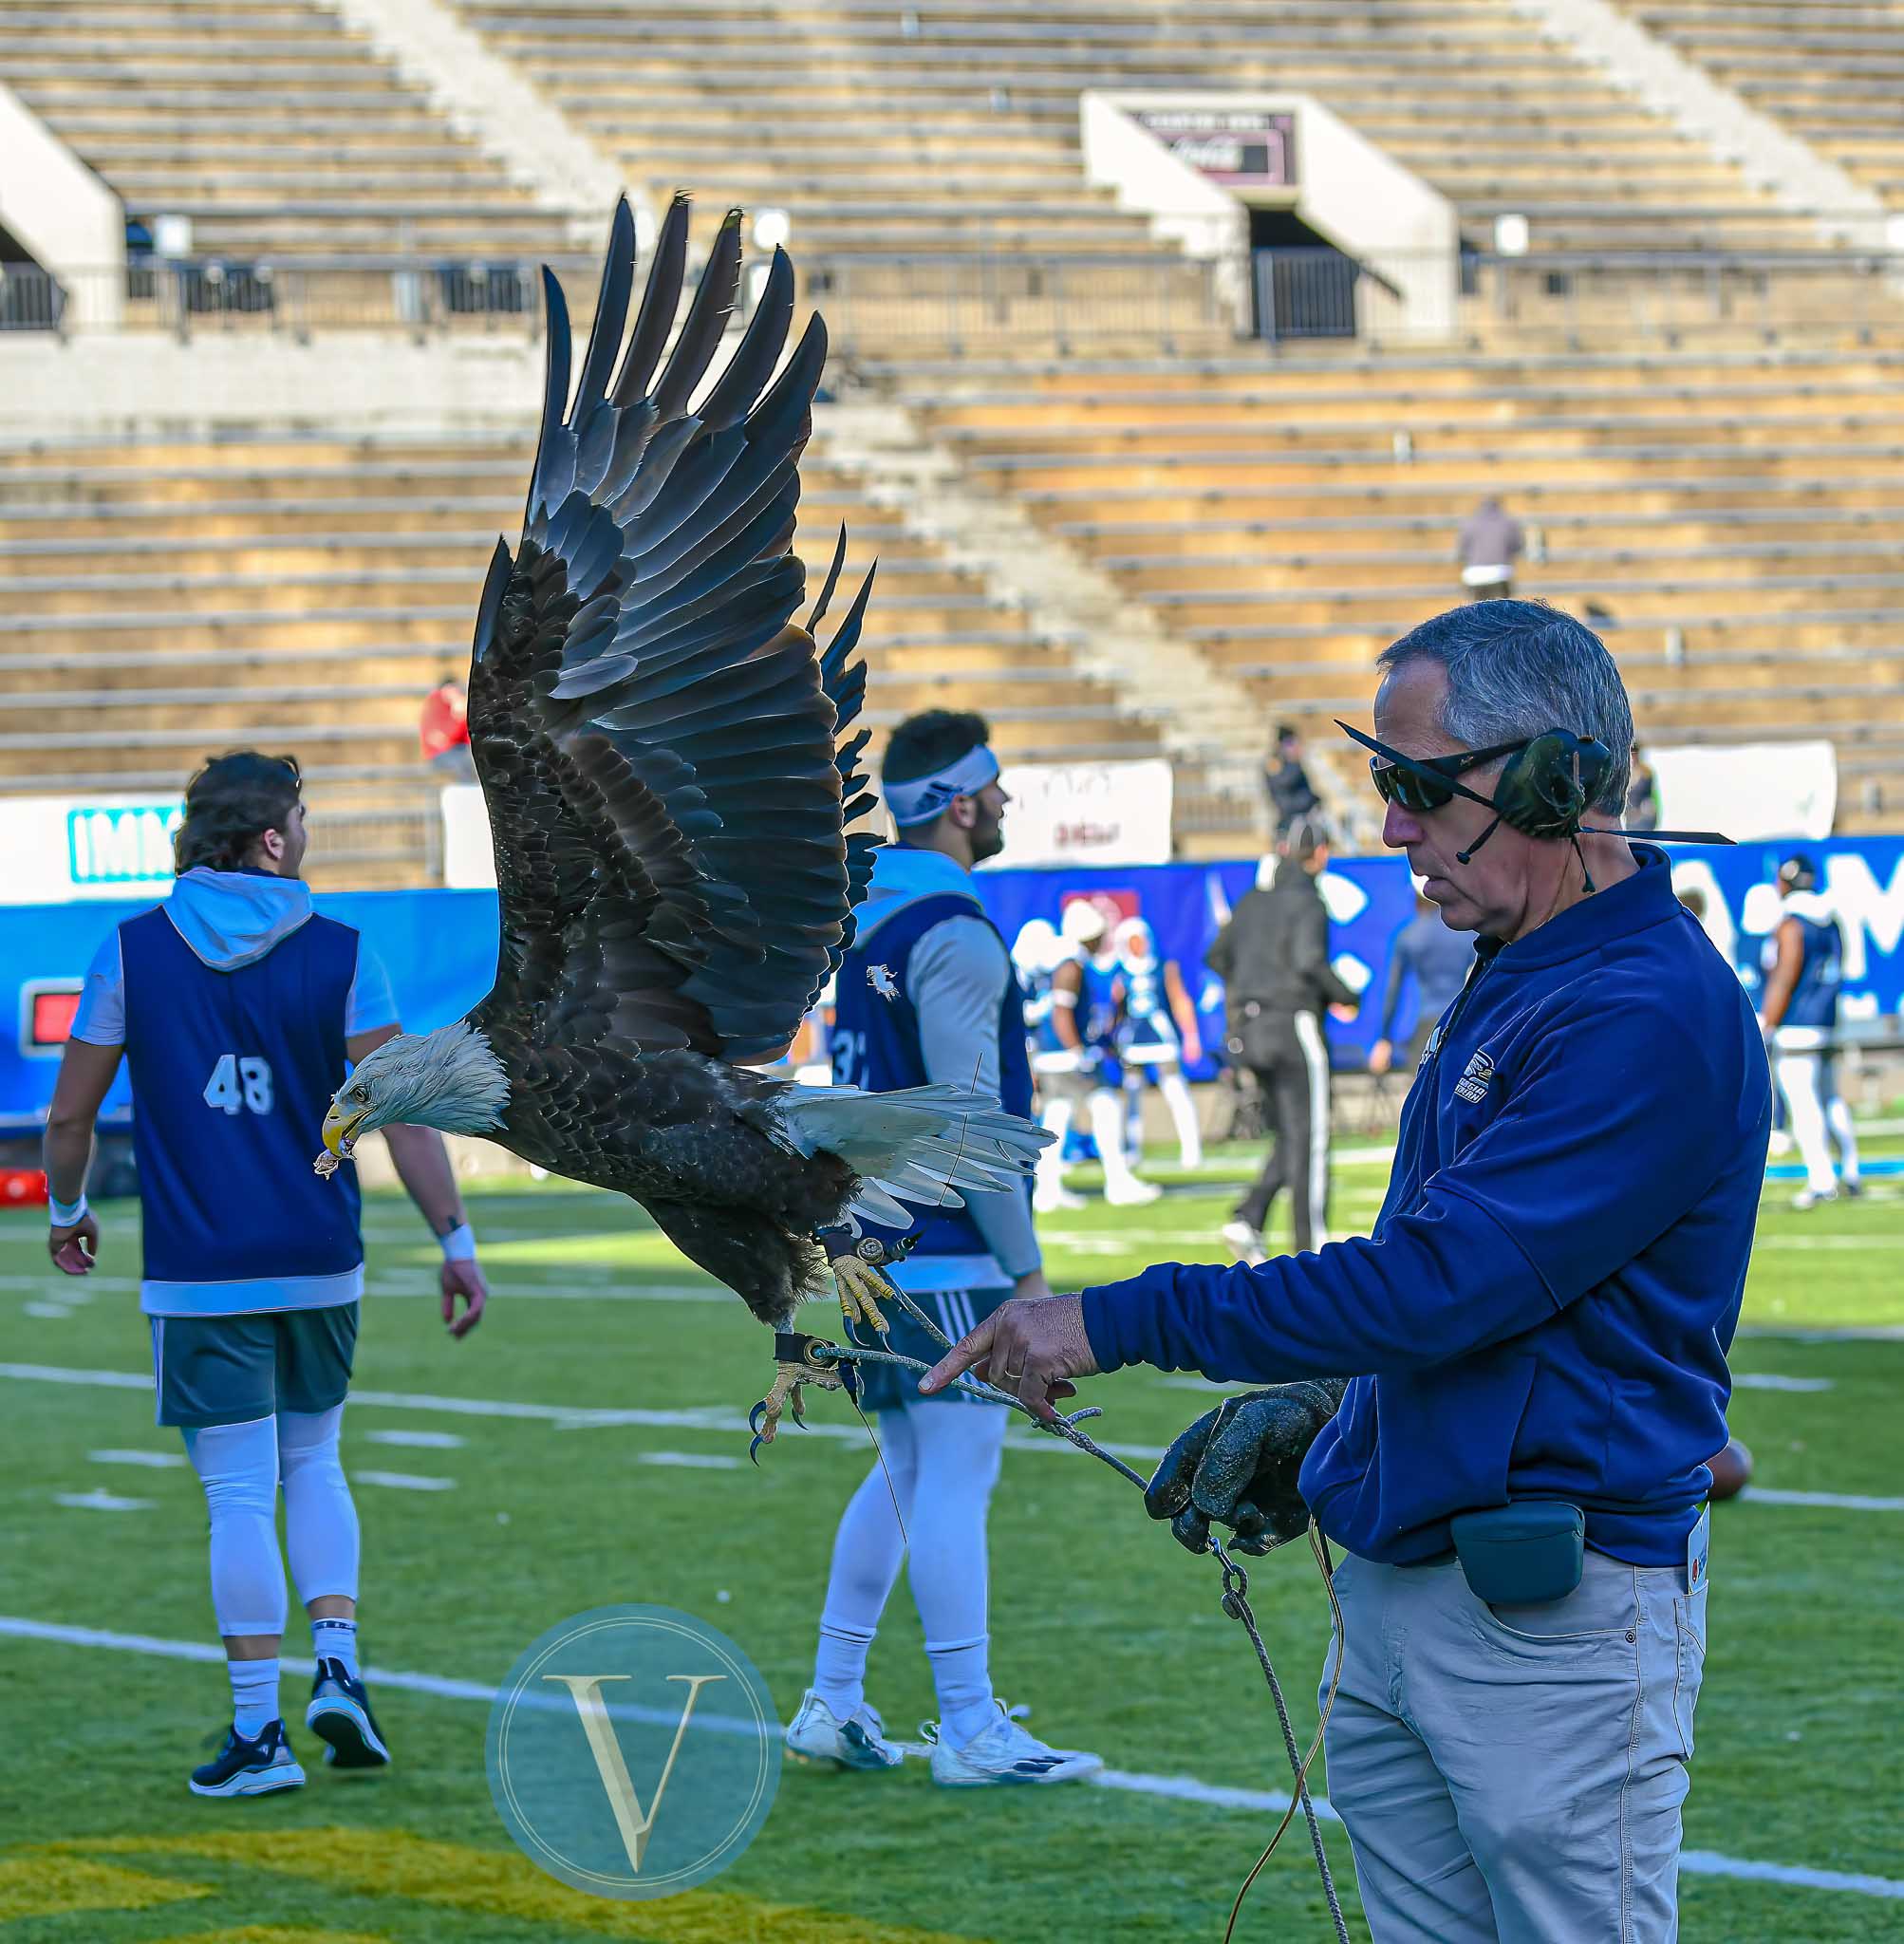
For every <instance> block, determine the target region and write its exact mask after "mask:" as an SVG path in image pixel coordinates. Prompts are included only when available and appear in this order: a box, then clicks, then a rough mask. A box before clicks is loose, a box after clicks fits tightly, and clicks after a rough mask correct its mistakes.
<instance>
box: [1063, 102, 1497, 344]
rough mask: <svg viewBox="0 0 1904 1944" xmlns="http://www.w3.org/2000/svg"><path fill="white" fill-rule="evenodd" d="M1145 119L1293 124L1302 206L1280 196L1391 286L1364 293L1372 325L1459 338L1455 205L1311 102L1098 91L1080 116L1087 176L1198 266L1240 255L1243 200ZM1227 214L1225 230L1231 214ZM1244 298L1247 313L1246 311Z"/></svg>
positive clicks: (1082, 105)
mask: <svg viewBox="0 0 1904 1944" xmlns="http://www.w3.org/2000/svg"><path fill="white" fill-rule="evenodd" d="M1139 108H1152V109H1156V108H1204V109H1222V108H1231V109H1238V108H1248V109H1257V110H1261V111H1263V112H1264V113H1268V114H1279V115H1293V116H1294V117H1295V119H1296V169H1297V181H1296V195H1295V197H1294V200H1293V201H1291V199H1290V198H1289V197H1287V196H1281V195H1279V196H1277V198H1276V199H1277V201H1278V203H1279V206H1283V207H1292V208H1294V210H1295V211H1296V214H1297V215H1299V216H1300V217H1301V218H1302V220H1303V221H1304V222H1306V223H1307V224H1308V225H1309V226H1310V228H1311V229H1313V230H1315V231H1316V232H1317V233H1318V234H1321V235H1323V236H1326V237H1327V238H1328V239H1329V241H1330V242H1332V243H1334V244H1335V247H1336V248H1337V249H1338V250H1341V251H1343V252H1346V253H1347V254H1348V255H1350V256H1353V257H1354V258H1355V260H1356V261H1357V262H1358V263H1362V264H1365V265H1366V266H1367V267H1368V268H1369V269H1371V270H1372V271H1375V272H1376V273H1377V274H1378V275H1380V276H1381V277H1382V278H1384V279H1386V280H1387V281H1388V282H1389V283H1390V284H1392V285H1393V286H1394V287H1395V288H1396V290H1397V291H1398V292H1399V293H1400V294H1399V295H1398V296H1395V297H1392V298H1391V297H1390V296H1388V295H1387V294H1386V293H1385V292H1382V291H1380V290H1379V288H1378V287H1377V288H1374V289H1370V288H1369V287H1366V286H1365V294H1364V299H1363V302H1364V306H1365V308H1372V315H1371V316H1370V318H1369V320H1368V321H1369V322H1370V323H1371V324H1376V323H1379V324H1382V325H1385V326H1390V327H1393V326H1397V325H1399V326H1403V327H1407V328H1409V329H1410V330H1417V331H1428V332H1432V331H1437V330H1443V329H1447V328H1449V327H1451V326H1452V324H1453V322H1454V313H1455V305H1456V299H1457V296H1458V293H1459V276H1460V250H1459V242H1460V236H1459V230H1458V227H1457V223H1456V218H1455V209H1454V205H1453V204H1452V203H1451V202H1449V201H1448V199H1447V196H1443V195H1442V194H1441V193H1440V192H1439V191H1438V190H1435V189H1431V188H1430V187H1429V186H1428V183H1426V182H1424V181H1423V180H1422V178H1420V177H1419V176H1417V175H1415V174H1414V172H1413V171H1412V170H1410V169H1406V168H1404V167H1403V166H1402V165H1401V163H1399V162H1398V161H1396V160H1395V159H1394V158H1393V157H1392V156H1391V155H1390V154H1389V153H1388V152H1387V151H1386V150H1385V149H1382V148H1379V147H1378V146H1377V145H1376V144H1375V143H1374V142H1372V141H1370V140H1368V139H1367V138H1366V137H1365V136H1363V135H1361V134H1359V133H1357V131H1356V130H1355V129H1354V128H1353V127H1352V126H1351V125H1350V124H1349V123H1348V122H1345V121H1343V120H1342V118H1341V117H1340V116H1339V115H1337V114H1335V113H1334V112H1333V111H1332V110H1331V109H1328V108H1325V107H1324V106H1323V105H1322V103H1320V102H1318V101H1316V99H1315V98H1314V97H1313V96H1311V95H1305V94H1287V93H1282V92H1264V91H1259V90H1255V89H1238V90H1227V89H1226V90H1223V91H1210V90H1198V91H1180V90H1175V89H1169V90H1144V91H1137V90H1122V89H1120V90H1117V91H1115V92H1111V91H1105V90H1097V89H1092V90H1089V91H1087V92H1086V94H1085V95H1084V96H1083V98H1082V101H1081V103H1080V104H1079V117H1080V122H1081V125H1082V130H1083V136H1084V156H1085V169H1086V172H1087V173H1088V174H1089V176H1090V178H1091V179H1092V181H1093V182H1100V183H1108V184H1110V185H1111V186H1112V187H1114V188H1115V189H1116V191H1117V196H1118V201H1119V203H1120V204H1121V205H1122V206H1123V207H1125V208H1127V209H1134V210H1144V211H1148V212H1149V214H1150V215H1151V218H1152V222H1151V228H1152V229H1153V231H1154V232H1155V233H1156V234H1158V235H1160V236H1167V237H1168V238H1169V239H1170V240H1172V241H1174V242H1178V243H1180V244H1182V246H1183V247H1184V249H1185V251H1186V252H1188V253H1189V254H1190V255H1192V256H1219V255H1222V254H1223V253H1224V252H1229V251H1241V250H1243V249H1244V247H1245V245H1246V242H1247V237H1248V226H1247V218H1246V215H1245V214H1244V204H1243V202H1242V200H1241V198H1240V197H1239V196H1237V195H1235V194H1234V193H1233V192H1232V191H1230V190H1229V189H1226V188H1224V187H1223V185H1222V184H1220V183H1217V182H1213V181H1211V180H1209V179H1208V178H1205V177H1204V176H1203V175H1202V174H1200V173H1199V172H1198V171H1197V170H1196V169H1194V168H1192V167H1191V166H1190V165H1189V164H1188V163H1187V162H1185V161H1183V160H1181V159H1179V158H1178V157H1176V156H1174V155H1172V154H1171V153H1170V152H1169V150H1168V149H1167V148H1166V147H1165V146H1164V144H1163V143H1162V142H1161V141H1159V140H1157V139H1156V138H1155V137H1154V136H1152V135H1151V134H1150V133H1149V131H1148V130H1147V129H1146V128H1145V127H1144V126H1143V125H1142V124H1141V123H1140V122H1137V121H1136V120H1135V119H1134V116H1133V113H1132V111H1134V110H1136V109H1139ZM1225 208H1226V209H1227V212H1228V215H1227V220H1225V216H1224V214H1223V212H1224V209H1225ZM1246 294H1247V293H1246V288H1245V301H1246Z"/></svg>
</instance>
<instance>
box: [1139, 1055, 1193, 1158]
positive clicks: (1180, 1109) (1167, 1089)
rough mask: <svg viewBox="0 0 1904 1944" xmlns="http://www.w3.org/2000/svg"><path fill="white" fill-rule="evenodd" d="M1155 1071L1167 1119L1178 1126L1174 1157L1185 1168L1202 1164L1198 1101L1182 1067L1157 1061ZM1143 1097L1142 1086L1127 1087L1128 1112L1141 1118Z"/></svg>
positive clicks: (1173, 1062)
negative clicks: (1167, 1115)
mask: <svg viewBox="0 0 1904 1944" xmlns="http://www.w3.org/2000/svg"><path fill="white" fill-rule="evenodd" d="M1156 1074H1157V1091H1158V1093H1160V1094H1162V1095H1163V1096H1164V1105H1165V1106H1166V1107H1167V1108H1168V1109H1169V1110H1170V1123H1171V1125H1172V1126H1173V1127H1174V1128H1175V1129H1176V1130H1177V1159H1178V1160H1179V1161H1180V1162H1181V1163H1182V1164H1183V1166H1184V1167H1185V1168H1201V1167H1202V1166H1203V1165H1204V1130H1203V1125H1202V1123H1201V1122H1200V1121H1199V1120H1198V1119H1197V1103H1196V1101H1195V1100H1193V1099H1192V1098H1191V1097H1190V1089H1189V1085H1188V1083H1187V1082H1186V1081H1185V1078H1184V1070H1183V1068H1182V1067H1180V1066H1178V1065H1177V1064H1176V1063H1175V1061H1174V1060H1167V1061H1159V1062H1158V1065H1157V1068H1156ZM1143 1101H1144V1094H1143V1091H1142V1089H1141V1088H1138V1087H1134V1086H1133V1087H1132V1088H1131V1090H1130V1112H1131V1113H1132V1114H1133V1115H1136V1116H1138V1118H1139V1119H1140V1120H1141V1117H1142V1113H1143Z"/></svg>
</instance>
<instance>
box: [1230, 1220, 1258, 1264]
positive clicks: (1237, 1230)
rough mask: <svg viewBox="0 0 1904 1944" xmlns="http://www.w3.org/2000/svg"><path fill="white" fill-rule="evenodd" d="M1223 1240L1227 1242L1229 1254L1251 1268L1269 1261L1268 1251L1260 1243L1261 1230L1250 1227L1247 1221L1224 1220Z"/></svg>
mask: <svg viewBox="0 0 1904 1944" xmlns="http://www.w3.org/2000/svg"><path fill="white" fill-rule="evenodd" d="M1223 1240H1224V1241H1225V1242H1226V1243H1229V1246H1230V1253H1231V1255H1233V1256H1234V1257H1235V1258H1236V1259H1237V1261H1238V1262H1246V1263H1248V1264H1249V1266H1250V1267H1251V1268H1256V1267H1257V1266H1258V1265H1259V1264H1260V1263H1263V1262H1268V1261H1269V1251H1268V1250H1267V1249H1266V1248H1264V1247H1263V1245H1262V1231H1261V1230H1260V1228H1252V1227H1251V1226H1250V1225H1249V1224H1248V1223H1247V1222H1241V1221H1239V1222H1225V1223H1224V1224H1223Z"/></svg>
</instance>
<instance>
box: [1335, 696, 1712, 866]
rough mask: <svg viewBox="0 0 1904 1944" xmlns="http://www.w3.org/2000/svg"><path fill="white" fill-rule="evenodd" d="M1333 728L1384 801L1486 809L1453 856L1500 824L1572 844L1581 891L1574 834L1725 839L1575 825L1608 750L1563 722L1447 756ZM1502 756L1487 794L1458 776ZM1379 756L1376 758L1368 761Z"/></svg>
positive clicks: (1461, 859)
mask: <svg viewBox="0 0 1904 1944" xmlns="http://www.w3.org/2000/svg"><path fill="white" fill-rule="evenodd" d="M1335 726H1336V728H1338V729H1339V730H1341V731H1342V733H1343V734H1344V735H1345V736H1348V737H1350V738H1353V740H1354V741H1356V742H1359V743H1360V744H1361V745H1362V747H1363V748H1364V749H1368V750H1372V751H1373V752H1374V756H1373V757H1371V758H1370V762H1369V774H1370V775H1371V776H1372V777H1373V778H1374V783H1375V788H1376V790H1377V791H1378V792H1380V794H1381V797H1382V801H1383V802H1384V803H1399V804H1400V805H1401V806H1402V808H1403V809H1404V810H1406V811H1409V812H1410V813H1412V814H1414V815H1416V816H1425V815H1427V814H1428V812H1430V811H1435V810H1439V809H1441V807H1442V806H1443V805H1444V804H1445V803H1447V801H1448V800H1449V798H1450V797H1455V796H1465V797H1466V798H1467V799H1468V801H1469V802H1470V803H1478V804H1480V805H1481V807H1482V808H1483V809H1484V810H1491V811H1492V812H1493V813H1494V821H1493V822H1492V823H1491V824H1489V825H1488V826H1487V828H1486V829H1485V830H1484V831H1483V832H1482V833H1481V834H1480V836H1478V837H1477V838H1476V839H1475V840H1474V842H1473V843H1472V844H1470V845H1469V846H1468V847H1467V849H1466V850H1465V851H1456V852H1455V861H1456V862H1457V863H1460V864H1466V863H1468V862H1469V861H1470V860H1471V859H1472V858H1473V856H1474V854H1475V852H1476V851H1479V850H1480V849H1481V847H1482V846H1483V845H1484V843H1486V842H1487V840H1488V838H1489V837H1491V836H1493V834H1494V833H1495V832H1496V831H1497V830H1499V829H1500V828H1501V826H1502V825H1503V824H1506V825H1508V826H1509V827H1510V828H1512V829H1514V830H1517V831H1520V832H1522V833H1523V834H1524V835H1526V836H1529V837H1540V838H1543V839H1546V840H1548V841H1551V842H1559V841H1562V840H1564V841H1566V842H1568V843H1570V844H1572V845H1573V847H1574V855H1575V856H1576V857H1578V858H1579V860H1580V875H1581V876H1582V877H1583V878H1584V879H1585V880H1586V887H1587V889H1588V890H1589V891H1591V890H1592V889H1593V888H1594V880H1593V877H1592V875H1591V874H1590V873H1589V871H1588V870H1587V860H1586V858H1585V857H1584V856H1582V855H1581V852H1580V839H1581V838H1582V837H1618V838H1621V839H1623V840H1624V841H1625V842H1627V843H1629V844H1641V843H1651V842H1652V841H1653V840H1655V839H1659V840H1663V841H1665V842H1669V843H1674V844H1730V843H1731V842H1732V841H1733V840H1732V839H1731V838H1730V837H1727V836H1725V835H1723V834H1722V833H1721V832H1718V831H1622V830H1608V829H1605V828H1604V827H1602V826H1599V825H1596V824H1583V823H1582V822H1581V821H1580V819H1581V818H1582V817H1583V816H1585V815H1586V813H1587V812H1588V810H1589V809H1590V808H1591V806H1592V804H1593V801H1594V798H1595V797H1596V796H1597V795H1598V794H1599V793H1600V787H1601V785H1602V784H1603V783H1605V781H1606V779H1607V774H1608V772H1609V771H1610V770H1612V768H1613V762H1614V758H1613V752H1612V751H1611V750H1609V749H1608V748H1607V746H1606V744H1605V743H1604V742H1600V741H1596V739H1595V738H1593V737H1591V736H1576V735H1574V734H1573V733H1572V731H1570V730H1566V729H1549V730H1546V731H1545V732H1543V733H1542V734H1541V735H1539V736H1522V737H1519V738H1516V739H1515V740H1514V741H1512V742H1497V743H1495V744H1493V745H1492V746H1491V747H1490V748H1487V749H1462V750H1457V751H1455V752H1454V754H1453V755H1452V756H1430V757H1415V756H1405V755H1404V754H1403V753H1402V752H1401V751H1400V750H1399V749H1394V748H1391V746H1390V745H1389V744H1388V743H1386V742H1378V741H1377V740H1376V739H1375V738H1374V737H1372V736H1366V735H1364V734H1363V733H1362V731H1361V730H1359V729H1352V728H1351V727H1350V726H1349V724H1348V723H1347V722H1343V721H1339V720H1338V721H1337V722H1336V724H1335ZM1375 757H1380V758H1381V760H1380V761H1377V760H1375ZM1502 757H1506V758H1507V760H1506V761H1505V762H1504V763H1503V764H1502V766H1501V774H1500V776H1497V777H1496V778H1495V779H1494V794H1493V795H1492V796H1484V795H1482V794H1481V793H1480V791H1478V790H1470V789H1469V788H1468V786H1467V785H1466V784H1465V783H1464V782H1463V781H1462V780H1461V775H1462V772H1463V771H1464V770H1472V769H1478V768H1480V766H1481V765H1482V764H1483V763H1491V762H1498V761H1500V759H1501V758H1502Z"/></svg>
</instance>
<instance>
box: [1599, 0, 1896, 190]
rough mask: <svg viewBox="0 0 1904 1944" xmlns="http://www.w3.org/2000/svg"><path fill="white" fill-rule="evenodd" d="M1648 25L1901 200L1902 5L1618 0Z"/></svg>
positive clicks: (1836, 0) (1828, 0) (1824, 0)
mask: <svg viewBox="0 0 1904 1944" xmlns="http://www.w3.org/2000/svg"><path fill="white" fill-rule="evenodd" d="M1621 4H1622V7H1623V9H1624V10H1625V11H1626V12H1627V13H1629V14H1631V15H1632V16H1633V19H1634V20H1636V21H1637V22H1639V24H1640V25H1641V26H1643V27H1645V28H1647V29H1648V30H1649V31H1650V32H1652V33H1654V34H1657V35H1658V36H1659V37H1660V38H1661V39H1662V40H1665V41H1668V42H1670V43H1671V45H1672V46H1673V47H1676V48H1677V49H1678V50H1679V52H1680V53H1681V54H1683V55H1684V56H1685V57H1686V58H1687V59H1688V60H1689V61H1691V62H1694V63H1695V64H1697V65H1698V66H1700V67H1701V68H1703V69H1704V70H1705V71H1706V72H1707V73H1708V74H1709V75H1711V77H1712V78H1713V79H1714V80H1715V81H1718V82H1722V83H1723V84H1725V85H1726V86H1727V87H1729V88H1731V89H1732V90H1733V91H1734V92H1735V93H1736V94H1738V95H1740V96H1742V97H1743V98H1744V99H1745V101H1746V102H1748V103H1750V104H1751V105H1752V106H1753V107H1754V108H1756V109H1758V110H1759V112H1760V113H1761V114H1763V115H1766V116H1769V117H1770V118H1771V119H1772V120H1773V121H1774V122H1779V123H1781V124H1782V125H1783V127H1784V128H1786V129H1787V130H1788V131H1789V132H1790V133H1791V134H1793V135H1796V136H1798V137H1800V138H1801V140H1804V141H1806V142H1808V143H1810V144H1811V146H1812V147H1813V148H1815V149H1816V150H1817V151H1818V152H1819V153H1820V155H1822V156H1825V157H1828V158H1829V159H1831V160H1832V161H1834V162H1836V163H1838V164H1839V167H1840V168H1842V169H1843V170H1845V171H1846V173H1847V174H1849V175H1851V176H1853V177H1855V178H1857V180H1858V181H1860V182H1862V183H1863V184H1864V185H1865V186H1866V187H1867V188H1870V189H1873V190H1875V191H1876V193H1877V194H1878V195H1879V196H1882V197H1883V198H1884V200H1885V201H1886V202H1887V203H1888V204H1889V205H1890V206H1891V207H1892V208H1893V209H1904V14H1900V13H1899V11H1898V9H1896V8H1895V6H1885V5H1870V4H1865V5H1858V4H1855V0H1853V4H1847V0H1621Z"/></svg>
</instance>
